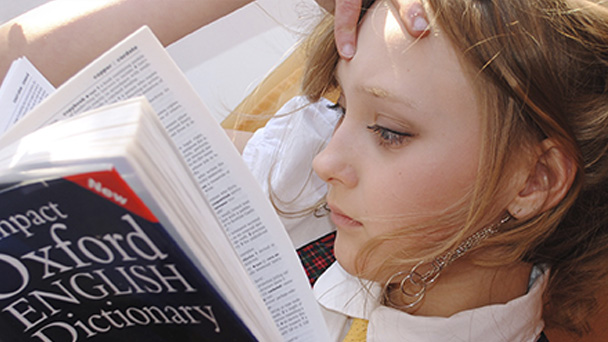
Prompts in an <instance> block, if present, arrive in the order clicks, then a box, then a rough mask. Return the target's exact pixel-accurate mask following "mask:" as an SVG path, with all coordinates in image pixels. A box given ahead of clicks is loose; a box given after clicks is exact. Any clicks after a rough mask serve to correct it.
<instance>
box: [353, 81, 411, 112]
mask: <svg viewBox="0 0 608 342" xmlns="http://www.w3.org/2000/svg"><path fill="white" fill-rule="evenodd" d="M359 90H360V91H362V92H365V93H368V94H370V95H371V96H373V97H376V98H379V99H383V100H388V101H391V102H398V103H400V104H403V105H405V106H407V107H410V108H413V109H414V108H416V106H415V104H414V102H412V101H410V100H409V99H408V98H406V97H403V96H397V95H396V94H394V93H391V92H390V91H388V90H386V89H384V88H381V87H375V86H361V87H359Z"/></svg>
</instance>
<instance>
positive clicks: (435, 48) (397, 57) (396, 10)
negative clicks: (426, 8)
mask: <svg viewBox="0 0 608 342" xmlns="http://www.w3.org/2000/svg"><path fill="white" fill-rule="evenodd" d="M412 2H413V1H409V0H399V1H397V0H395V1H391V0H385V1H377V2H376V3H375V4H374V5H373V7H372V8H371V9H370V10H369V11H368V12H367V14H366V15H365V17H364V19H363V21H362V23H361V27H360V31H359V35H358V42H357V53H356V55H355V57H354V58H353V59H352V60H351V61H350V62H346V61H340V62H339V64H338V70H337V73H338V77H339V78H340V81H341V82H342V83H345V81H346V82H351V83H359V85H360V86H363V87H369V88H378V89H384V90H386V91H388V92H390V93H393V94H395V95H397V96H407V97H410V98H412V100H414V101H415V102H420V103H423V102H425V101H431V102H432V101H434V99H435V98H436V97H437V96H441V97H443V98H444V100H449V99H450V98H454V99H455V100H458V99H460V100H462V99H463V98H466V99H467V100H469V101H472V102H475V100H474V98H475V96H474V92H473V88H472V86H471V80H472V79H473V77H472V75H469V74H467V73H465V71H464V69H463V68H462V65H461V62H460V59H459V53H458V52H457V51H456V50H455V49H454V48H453V46H452V45H451V44H450V42H449V40H448V38H447V37H446V35H445V34H442V33H441V29H440V28H439V27H438V25H435V24H433V22H432V20H431V33H430V34H429V35H428V36H426V37H425V38H422V39H418V38H415V37H412V36H411V35H410V34H409V33H408V31H407V30H406V28H405V25H406V24H405V20H407V18H402V15H401V14H400V13H406V12H407V8H408V6H409V5H410V4H411V3H412ZM429 17H430V16H429ZM343 86H344V84H343ZM444 102H450V101H444ZM459 102H462V101H459ZM446 105H448V106H449V103H446ZM469 109H470V108H469Z"/></svg>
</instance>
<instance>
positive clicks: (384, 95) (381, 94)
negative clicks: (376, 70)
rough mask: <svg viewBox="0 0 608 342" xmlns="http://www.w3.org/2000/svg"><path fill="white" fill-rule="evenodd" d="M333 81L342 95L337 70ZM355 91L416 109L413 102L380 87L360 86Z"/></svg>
mask: <svg viewBox="0 0 608 342" xmlns="http://www.w3.org/2000/svg"><path fill="white" fill-rule="evenodd" d="M334 80H335V81H336V83H337V84H338V87H340V89H341V91H340V92H341V93H344V90H343V88H342V82H341V80H340V77H339V75H338V72H337V70H336V72H334ZM356 90H357V91H360V92H363V93H367V94H370V95H371V96H373V97H375V98H378V99H383V100H388V101H392V102H398V103H400V104H403V105H405V106H407V107H410V108H412V109H416V105H414V102H413V101H410V100H409V99H407V98H405V97H403V96H397V95H396V94H394V93H391V92H390V91H388V90H386V89H384V88H382V87H377V86H365V85H361V86H358V87H357V88H356Z"/></svg>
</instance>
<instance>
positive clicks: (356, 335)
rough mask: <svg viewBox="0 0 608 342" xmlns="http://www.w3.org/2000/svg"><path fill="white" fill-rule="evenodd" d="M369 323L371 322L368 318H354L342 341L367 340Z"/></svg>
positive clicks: (362, 341) (355, 341) (361, 341)
mask: <svg viewBox="0 0 608 342" xmlns="http://www.w3.org/2000/svg"><path fill="white" fill-rule="evenodd" d="M367 323H369V322H368V321H367V320H366V319H361V318H353V323H352V324H351V325H350V329H349V330H348V332H347V333H346V336H345V337H344V340H342V342H365V336H366V335H367Z"/></svg>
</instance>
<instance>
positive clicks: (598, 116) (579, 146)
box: [303, 0, 608, 333]
mask: <svg viewBox="0 0 608 342" xmlns="http://www.w3.org/2000/svg"><path fill="white" fill-rule="evenodd" d="M427 2H428V5H429V6H430V7H431V9H432V12H433V14H432V18H433V20H436V22H437V24H438V25H439V27H441V34H446V35H447V36H448V37H449V39H450V41H451V42H452V44H453V45H454V46H455V48H456V50H458V51H462V59H463V65H465V67H466V68H467V69H469V70H473V71H474V72H475V75H476V77H475V79H474V80H473V81H474V84H475V85H476V87H477V91H478V95H479V96H478V98H479V100H480V105H481V108H482V111H481V116H482V121H483V123H484V124H485V130H484V141H483V149H482V156H481V160H482V161H481V163H480V172H479V177H478V179H477V182H476V186H475V188H474V190H473V192H472V193H471V194H470V196H469V198H467V199H466V200H464V201H463V202H462V203H459V204H458V206H456V210H454V211H451V212H447V213H446V216H445V217H439V218H437V221H436V222H427V223H426V224H425V226H426V228H428V227H431V226H433V225H435V224H437V223H442V224H447V223H450V224H454V223H455V222H460V225H461V226H463V227H464V228H463V229H462V230H460V231H459V232H458V233H456V234H455V235H454V236H450V237H447V238H446V239H445V240H443V241H441V242H438V243H436V244H432V245H430V246H428V247H427V248H425V249H424V250H423V251H422V252H423V253H422V254H420V251H416V253H417V254H416V255H417V257H418V256H420V255H422V256H421V257H420V259H425V258H428V257H432V256H437V255H440V254H441V253H443V252H445V251H447V250H450V249H452V248H454V247H455V246H456V245H458V243H459V242H461V241H463V240H464V239H465V238H466V237H468V236H470V235H471V234H472V232H474V230H475V229H479V227H480V226H481V225H482V224H484V223H486V224H487V222H488V220H489V219H492V218H496V217H497V216H499V215H500V212H501V210H503V211H504V208H502V209H501V208H493V205H494V204H495V203H496V200H495V199H496V198H497V195H498V194H499V193H501V190H502V189H504V187H506V186H508V182H509V180H508V179H505V174H506V175H509V172H508V170H509V165H511V162H512V161H514V160H516V157H517V155H518V154H524V153H522V152H526V150H527V149H528V148H530V147H531V146H532V144H535V143H537V142H538V141H540V140H542V139H545V138H550V139H553V140H554V141H556V142H557V143H558V144H559V145H560V146H561V148H562V149H563V150H564V151H565V153H566V154H568V155H569V156H570V158H571V159H572V160H574V161H575V163H576V164H577V168H578V173H577V176H576V179H575V181H574V183H573V185H572V187H571V189H570V191H569V192H568V194H567V195H566V197H565V198H564V199H563V200H562V201H561V202H560V203H559V204H558V205H557V206H556V207H555V208H553V209H551V210H549V211H546V212H544V213H542V214H540V215H538V216H537V217H535V218H534V219H531V220H529V221H527V222H516V224H515V225H514V226H513V227H509V228H510V229H509V230H508V231H507V232H506V233H503V234H500V235H498V236H495V237H493V238H491V239H489V240H487V241H486V242H485V243H483V244H482V246H481V247H483V248H485V249H488V248H491V249H492V250H493V251H498V252H499V253H500V258H496V260H481V261H480V262H481V263H485V264H493V265H498V264H509V263H512V262H516V261H522V260H523V261H526V262H530V263H534V264H546V265H548V266H549V267H550V269H551V272H550V279H549V284H548V287H547V289H546V291H545V302H546V303H547V306H548V308H549V309H548V310H545V312H544V318H545V321H546V323H547V325H548V326H552V325H554V326H560V327H562V328H566V329H568V330H570V331H573V332H577V333H582V332H584V331H585V330H586V329H587V324H586V318H587V316H588V315H589V314H590V313H591V312H592V311H593V310H594V309H595V307H596V305H597V304H596V299H595V297H594V294H595V293H596V292H597V290H598V289H600V288H603V286H604V285H605V282H606V278H607V273H608V247H607V246H608V8H607V7H606V5H604V4H602V3H601V2H591V1H583V0H580V1H574V0H573V1H568V0H511V1H500V0H458V1H454V0H428V1H427ZM372 3H373V1H371V0H368V1H364V8H367V7H368V6H370V5H371V4H372ZM332 30H333V20H332V18H331V16H328V17H327V18H325V19H324V20H323V21H322V22H321V24H319V26H318V27H317V28H316V29H315V31H314V32H313V34H311V36H310V37H309V39H308V40H307V42H306V44H307V47H308V51H309V58H308V64H307V68H306V71H305V75H304V82H303V90H304V93H305V94H306V95H307V96H308V97H309V99H310V100H311V101H316V100H318V99H319V98H320V97H321V96H323V94H324V93H326V92H327V91H330V90H333V89H335V88H336V87H337V85H336V82H335V79H334V74H333V73H334V69H335V66H336V64H337V62H338V60H339V57H338V54H337V51H336V48H335V44H334V40H333V31H332ZM505 170H507V172H505ZM463 221H464V223H463ZM417 228H418V229H423V228H425V227H417ZM426 228H425V229H426ZM411 231H412V230H411V227H408V233H411ZM394 238H395V236H387V237H384V238H380V239H376V240H374V241H371V242H370V243H369V244H368V246H367V249H365V250H364V252H363V253H362V256H361V260H363V261H362V262H363V263H364V260H365V259H366V257H368V256H369V255H370V254H371V253H372V252H373V250H374V249H375V248H378V247H379V246H380V245H382V243H383V242H384V241H387V240H389V239H394ZM407 253H408V252H407V251H400V252H399V253H396V254H395V255H394V258H393V259H392V260H387V261H386V263H385V265H384V268H385V269H391V270H392V269H395V268H396V267H397V266H398V265H399V264H401V263H403V262H404V261H406V260H407V261H411V259H413V254H412V253H410V254H407ZM493 255H496V254H493ZM378 274H380V273H378Z"/></svg>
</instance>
